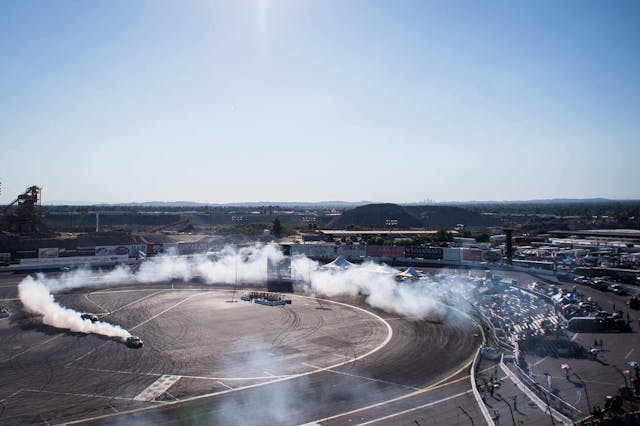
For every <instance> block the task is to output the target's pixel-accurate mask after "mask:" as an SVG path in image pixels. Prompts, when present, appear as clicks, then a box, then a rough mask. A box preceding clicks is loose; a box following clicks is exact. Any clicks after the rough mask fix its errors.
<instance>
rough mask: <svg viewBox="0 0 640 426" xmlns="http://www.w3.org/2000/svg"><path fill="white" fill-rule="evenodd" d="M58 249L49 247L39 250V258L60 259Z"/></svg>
mask: <svg viewBox="0 0 640 426" xmlns="http://www.w3.org/2000/svg"><path fill="white" fill-rule="evenodd" d="M58 252H59V250H58V248H57V247H48V248H39V249H38V257H39V258H40V259H48V258H51V257H58Z"/></svg>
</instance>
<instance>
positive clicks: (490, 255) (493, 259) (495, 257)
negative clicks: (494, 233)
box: [482, 250, 502, 263]
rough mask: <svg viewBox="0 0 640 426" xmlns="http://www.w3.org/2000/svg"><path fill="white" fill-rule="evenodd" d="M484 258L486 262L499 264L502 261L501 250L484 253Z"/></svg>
mask: <svg viewBox="0 0 640 426" xmlns="http://www.w3.org/2000/svg"><path fill="white" fill-rule="evenodd" d="M482 258H483V260H484V261H485V262H489V263H499V262H500V261H501V260H502V251H501V250H487V251H485V252H484V253H482Z"/></svg>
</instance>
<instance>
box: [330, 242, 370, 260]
mask: <svg viewBox="0 0 640 426" xmlns="http://www.w3.org/2000/svg"><path fill="white" fill-rule="evenodd" d="M365 247H366V246H364V245H341V246H338V250H337V254H338V255H340V256H344V257H346V258H357V257H365V256H366V254H367V251H366V249H365Z"/></svg>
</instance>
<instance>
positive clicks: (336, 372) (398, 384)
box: [302, 362, 421, 391]
mask: <svg viewBox="0 0 640 426" xmlns="http://www.w3.org/2000/svg"><path fill="white" fill-rule="evenodd" d="M302 365H306V366H307V367H311V368H315V369H318V368H320V367H318V366H315V365H312V364H308V363H306V362H303V363H302ZM326 371H328V372H330V373H334V374H340V375H343V376H349V377H355V378H358V379H363V380H367V381H370V382H378V383H384V384H386V385H393V386H399V387H402V388H406V389H411V390H416V391H417V390H420V389H421V388H416V387H413V386H407V385H402V384H400V383H394V382H388V381H386V380H380V379H374V378H373V377H366V376H360V375H358V374H352V373H346V372H344V371H337V370H326Z"/></svg>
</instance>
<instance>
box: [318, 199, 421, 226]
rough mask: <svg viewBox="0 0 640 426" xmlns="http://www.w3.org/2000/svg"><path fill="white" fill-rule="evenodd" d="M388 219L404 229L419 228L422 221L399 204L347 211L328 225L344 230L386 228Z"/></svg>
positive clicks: (367, 206)
mask: <svg viewBox="0 0 640 426" xmlns="http://www.w3.org/2000/svg"><path fill="white" fill-rule="evenodd" d="M387 219H395V220H397V221H398V226H399V227H402V228H419V227H421V226H422V224H421V223H420V220H418V219H417V218H416V217H415V216H413V215H411V214H409V213H408V212H407V210H406V209H405V208H404V207H402V206H399V205H397V204H367V205H365V206H360V207H356V208H354V209H351V210H346V211H345V212H343V213H342V214H341V215H340V216H338V217H336V218H335V219H333V220H332V221H331V222H329V223H328V224H327V227H328V228H344V227H346V226H349V225H352V226H356V227H363V228H384V227H385V226H386V220H387Z"/></svg>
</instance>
